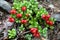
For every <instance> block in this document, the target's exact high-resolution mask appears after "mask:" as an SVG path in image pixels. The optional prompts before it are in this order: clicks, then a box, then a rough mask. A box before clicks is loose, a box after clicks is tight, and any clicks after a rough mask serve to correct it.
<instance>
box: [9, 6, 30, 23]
mask: <svg viewBox="0 0 60 40" xmlns="http://www.w3.org/2000/svg"><path fill="white" fill-rule="evenodd" d="M26 9H27V8H26V7H25V6H23V7H22V8H21V10H22V11H26ZM10 13H11V14H16V13H17V12H16V10H15V9H12V10H11V11H10ZM16 17H17V18H22V14H21V13H19V14H16ZM26 17H29V14H26ZM9 21H10V22H14V21H15V20H14V18H12V17H10V18H9ZM21 23H22V24H26V23H27V20H21Z"/></svg>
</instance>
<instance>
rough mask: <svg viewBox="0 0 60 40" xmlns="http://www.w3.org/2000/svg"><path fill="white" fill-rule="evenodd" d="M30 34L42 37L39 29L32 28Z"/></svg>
mask: <svg viewBox="0 0 60 40" xmlns="http://www.w3.org/2000/svg"><path fill="white" fill-rule="evenodd" d="M30 32H31V33H32V34H33V36H34V37H38V38H39V37H40V33H39V32H38V29H37V28H31V29H30Z"/></svg>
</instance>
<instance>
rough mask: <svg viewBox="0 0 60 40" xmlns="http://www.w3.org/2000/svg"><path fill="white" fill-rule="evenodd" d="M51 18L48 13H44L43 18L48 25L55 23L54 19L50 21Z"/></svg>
mask: <svg viewBox="0 0 60 40" xmlns="http://www.w3.org/2000/svg"><path fill="white" fill-rule="evenodd" d="M49 18H50V15H49V14H48V15H45V14H44V15H42V19H44V20H45V21H46V23H47V24H48V25H50V26H52V25H53V24H54V23H53V21H50V20H49Z"/></svg>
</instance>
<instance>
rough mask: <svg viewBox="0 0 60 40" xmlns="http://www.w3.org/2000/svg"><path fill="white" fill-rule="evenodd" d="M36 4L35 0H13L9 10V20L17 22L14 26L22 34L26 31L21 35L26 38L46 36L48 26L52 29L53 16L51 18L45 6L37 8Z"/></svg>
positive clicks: (29, 39)
mask: <svg viewBox="0 0 60 40" xmlns="http://www.w3.org/2000/svg"><path fill="white" fill-rule="evenodd" d="M38 4H39V3H38V2H37V0H29V1H28V0H18V1H17V0H14V3H13V6H12V10H11V11H10V13H11V17H10V18H9V21H10V22H14V23H17V26H16V28H18V29H19V31H20V32H22V34H23V33H25V32H26V33H25V34H23V36H25V37H26V39H28V40H31V38H32V37H37V38H40V37H41V36H44V37H46V36H47V35H46V34H47V29H48V27H49V28H51V29H52V28H53V25H54V21H55V20H54V18H51V16H50V15H49V14H48V12H47V11H46V9H45V8H43V7H40V8H38ZM21 37H22V36H21ZM29 37H30V38H29Z"/></svg>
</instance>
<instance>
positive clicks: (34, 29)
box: [30, 28, 38, 33]
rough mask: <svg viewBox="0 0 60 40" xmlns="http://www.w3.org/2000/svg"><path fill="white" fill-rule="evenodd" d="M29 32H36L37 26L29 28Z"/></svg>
mask: <svg viewBox="0 0 60 40" xmlns="http://www.w3.org/2000/svg"><path fill="white" fill-rule="evenodd" d="M30 32H31V33H36V32H38V29H37V28H31V29H30Z"/></svg>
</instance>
